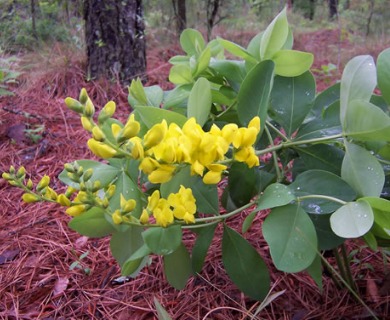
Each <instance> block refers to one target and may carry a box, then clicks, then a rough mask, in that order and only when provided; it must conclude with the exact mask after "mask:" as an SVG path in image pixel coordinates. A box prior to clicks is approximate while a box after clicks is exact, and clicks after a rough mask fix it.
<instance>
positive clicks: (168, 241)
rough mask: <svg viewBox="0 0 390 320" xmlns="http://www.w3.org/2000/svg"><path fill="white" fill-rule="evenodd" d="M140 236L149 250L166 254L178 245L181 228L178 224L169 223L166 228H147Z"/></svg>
mask: <svg viewBox="0 0 390 320" xmlns="http://www.w3.org/2000/svg"><path fill="white" fill-rule="evenodd" d="M142 237H143V239H144V242H145V244H146V245H147V246H148V248H149V249H150V251H151V252H153V253H154V254H159V255H167V254H171V253H172V252H174V251H175V250H176V249H177V248H178V247H179V246H180V244H181V237H182V230H181V226H180V225H171V226H169V227H167V228H160V227H155V228H149V229H146V230H145V231H144V232H143V233H142Z"/></svg>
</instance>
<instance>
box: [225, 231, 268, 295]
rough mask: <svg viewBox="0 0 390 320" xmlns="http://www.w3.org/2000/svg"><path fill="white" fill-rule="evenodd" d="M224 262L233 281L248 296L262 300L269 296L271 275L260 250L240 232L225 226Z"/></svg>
mask: <svg viewBox="0 0 390 320" xmlns="http://www.w3.org/2000/svg"><path fill="white" fill-rule="evenodd" d="M222 262H223V265H224V268H225V270H226V272H227V274H228V276H229V277H230V279H232V281H233V282H234V283H235V284H236V285H237V287H238V288H239V289H240V290H241V291H242V292H243V293H244V294H245V295H247V296H249V297H250V298H252V299H256V300H262V299H264V298H265V297H266V296H267V293H268V290H269V286H270V276H269V272H268V269H267V266H266V264H265V263H264V261H263V259H262V258H261V257H260V255H259V254H258V252H257V251H256V250H255V249H254V248H253V247H252V246H251V245H250V244H249V242H248V241H247V240H245V239H244V238H243V237H242V236H241V235H240V234H239V233H237V232H236V231H234V230H233V229H231V228H229V227H227V226H225V227H224V231H223V237H222Z"/></svg>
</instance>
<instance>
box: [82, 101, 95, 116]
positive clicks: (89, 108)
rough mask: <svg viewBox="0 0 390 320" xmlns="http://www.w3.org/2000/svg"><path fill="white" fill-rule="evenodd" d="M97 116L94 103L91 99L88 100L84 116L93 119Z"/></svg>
mask: <svg viewBox="0 0 390 320" xmlns="http://www.w3.org/2000/svg"><path fill="white" fill-rule="evenodd" d="M94 114H95V106H94V105H93V103H92V100H91V99H88V100H87V102H86V103H85V109H84V116H86V117H87V118H92V117H93V115H94Z"/></svg>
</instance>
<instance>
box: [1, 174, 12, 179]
mask: <svg viewBox="0 0 390 320" xmlns="http://www.w3.org/2000/svg"><path fill="white" fill-rule="evenodd" d="M1 176H2V177H3V179H4V180H7V181H11V180H13V178H12V176H11V175H10V174H9V173H8V172H3V174H2V175H1Z"/></svg>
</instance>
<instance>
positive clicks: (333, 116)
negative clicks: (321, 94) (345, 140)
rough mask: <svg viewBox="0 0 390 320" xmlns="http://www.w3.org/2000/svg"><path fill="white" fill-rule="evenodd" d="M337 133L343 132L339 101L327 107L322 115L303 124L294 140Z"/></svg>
mask: <svg viewBox="0 0 390 320" xmlns="http://www.w3.org/2000/svg"><path fill="white" fill-rule="evenodd" d="M309 117H310V115H309ZM337 134H341V124H340V102H339V101H336V102H334V103H333V104H331V105H330V106H329V107H328V108H326V109H325V110H324V112H323V114H322V115H319V116H316V117H314V118H312V120H310V121H308V122H306V123H304V124H303V125H301V126H300V127H299V130H298V133H297V135H296V137H295V138H294V140H297V141H300V140H306V139H317V138H322V137H327V136H332V135H337Z"/></svg>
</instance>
